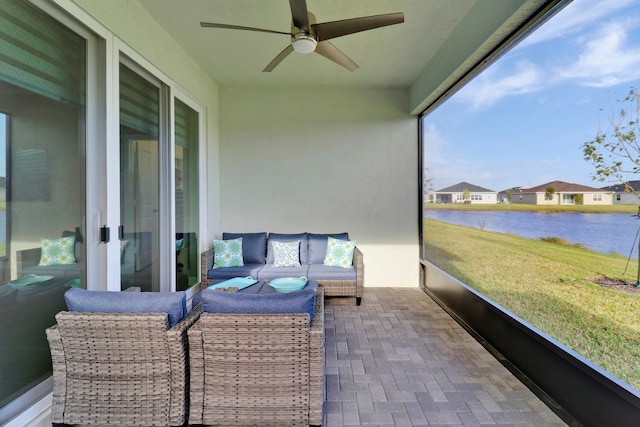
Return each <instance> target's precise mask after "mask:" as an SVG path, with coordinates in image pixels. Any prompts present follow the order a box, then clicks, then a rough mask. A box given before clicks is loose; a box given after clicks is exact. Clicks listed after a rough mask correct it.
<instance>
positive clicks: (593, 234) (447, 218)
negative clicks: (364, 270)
mask: <svg viewBox="0 0 640 427" xmlns="http://www.w3.org/2000/svg"><path fill="white" fill-rule="evenodd" d="M424 216H425V218H431V219H436V220H439V221H444V222H449V223H452V224H458V225H465V226H467V227H473V228H478V229H483V230H487V231H496V232H498V233H510V234H515V235H517V236H521V237H528V238H531V239H539V238H540V237H550V236H554V237H561V238H563V239H565V240H567V241H569V242H572V243H580V244H581V245H584V246H586V247H587V248H589V249H591V250H593V251H596V252H602V253H614V252H615V253H619V254H621V255H625V256H628V255H629V253H631V255H632V256H637V254H638V249H637V244H638V243H637V241H636V238H637V234H638V230H639V229H640V221H639V220H638V217H637V216H634V215H629V214H619V213H611V214H590V213H540V212H504V211H458V210H425V211H424Z"/></svg>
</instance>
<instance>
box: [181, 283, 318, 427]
mask: <svg viewBox="0 0 640 427" xmlns="http://www.w3.org/2000/svg"><path fill="white" fill-rule="evenodd" d="M318 293H319V294H318V297H317V299H316V304H315V308H314V316H313V320H312V321H311V324H309V315H308V314H216V313H202V315H201V316H200V318H199V320H198V321H197V322H196V323H195V324H194V325H193V327H191V328H190V329H189V332H188V335H189V364H190V370H191V374H190V384H191V386H190V404H189V406H190V407H189V423H190V424H213V425H229V426H232V425H233V426H239V425H242V426H245V425H256V426H261V425H267V426H274V425H277V426H289V425H301V424H302V425H306V424H308V425H321V424H322V414H323V404H324V393H325V391H324V301H323V296H322V289H319V290H318Z"/></svg>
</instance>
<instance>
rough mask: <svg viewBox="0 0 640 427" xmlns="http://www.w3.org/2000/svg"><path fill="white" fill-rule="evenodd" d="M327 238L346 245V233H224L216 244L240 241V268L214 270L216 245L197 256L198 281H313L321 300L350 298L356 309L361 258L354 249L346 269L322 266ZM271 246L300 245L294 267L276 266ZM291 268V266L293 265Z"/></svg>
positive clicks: (361, 283) (360, 285)
mask: <svg viewBox="0 0 640 427" xmlns="http://www.w3.org/2000/svg"><path fill="white" fill-rule="evenodd" d="M329 238H332V239H336V240H338V241H342V242H344V241H349V234H348V233H333V234H314V233H306V232H305V233H297V234H282V233H269V234H268V235H267V233H266V232H261V233H228V232H225V233H223V235H222V240H221V241H218V242H230V241H233V240H237V239H242V249H241V254H240V256H241V260H242V262H241V264H242V265H236V266H228V267H217V268H216V267H214V264H215V262H216V250H215V246H216V244H215V243H216V242H214V247H212V248H211V249H209V250H207V251H205V252H203V253H202V254H201V264H200V265H201V272H200V281H201V282H203V283H204V284H208V283H211V282H212V281H214V280H226V279H231V278H234V277H252V278H254V279H257V280H273V279H276V278H280V277H306V278H307V279H308V280H315V281H317V282H318V286H320V287H322V288H324V295H325V296H351V297H355V298H356V304H357V305H360V302H361V300H362V295H363V290H364V260H363V254H362V252H361V251H360V249H358V248H357V247H355V242H352V241H351V242H352V243H353V244H354V248H353V256H352V259H351V260H350V261H351V262H350V263H349V264H348V265H344V266H340V267H336V266H327V265H325V259H326V257H327V246H328V242H329ZM274 242H275V243H276V246H278V245H280V244H291V243H295V242H300V243H299V247H298V250H297V255H298V261H299V264H298V265H292V266H278V265H277V264H276V263H275V261H276V256H275V255H274V252H275V250H274ZM293 264H295V263H293Z"/></svg>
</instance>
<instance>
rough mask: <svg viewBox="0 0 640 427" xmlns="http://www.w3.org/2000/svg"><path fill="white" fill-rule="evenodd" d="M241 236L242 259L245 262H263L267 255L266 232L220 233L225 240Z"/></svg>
mask: <svg viewBox="0 0 640 427" xmlns="http://www.w3.org/2000/svg"><path fill="white" fill-rule="evenodd" d="M240 237H241V238H242V259H243V261H244V263H245V264H264V259H265V256H266V255H267V233H222V238H223V239H225V240H230V239H238V238H240Z"/></svg>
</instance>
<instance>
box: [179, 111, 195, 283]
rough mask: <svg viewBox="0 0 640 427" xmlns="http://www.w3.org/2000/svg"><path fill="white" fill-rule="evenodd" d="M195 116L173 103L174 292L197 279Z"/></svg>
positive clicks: (193, 112) (192, 112)
mask: <svg viewBox="0 0 640 427" xmlns="http://www.w3.org/2000/svg"><path fill="white" fill-rule="evenodd" d="M198 129H199V127H198V112H197V111H195V110H193V109H192V108H190V107H189V106H188V105H187V104H185V103H184V102H182V101H180V100H178V99H176V100H175V201H176V203H175V223H176V289H177V290H179V291H183V290H185V289H187V288H189V287H191V286H193V285H195V284H196V283H198V281H199V278H200V271H199V269H198V258H199V253H198V224H199V215H198V212H199V200H200V199H199V197H198V194H199V191H198V188H199V186H198V179H199V173H198V170H199V168H198V160H199V158H200V156H199V155H198V148H199V147H198Z"/></svg>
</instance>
